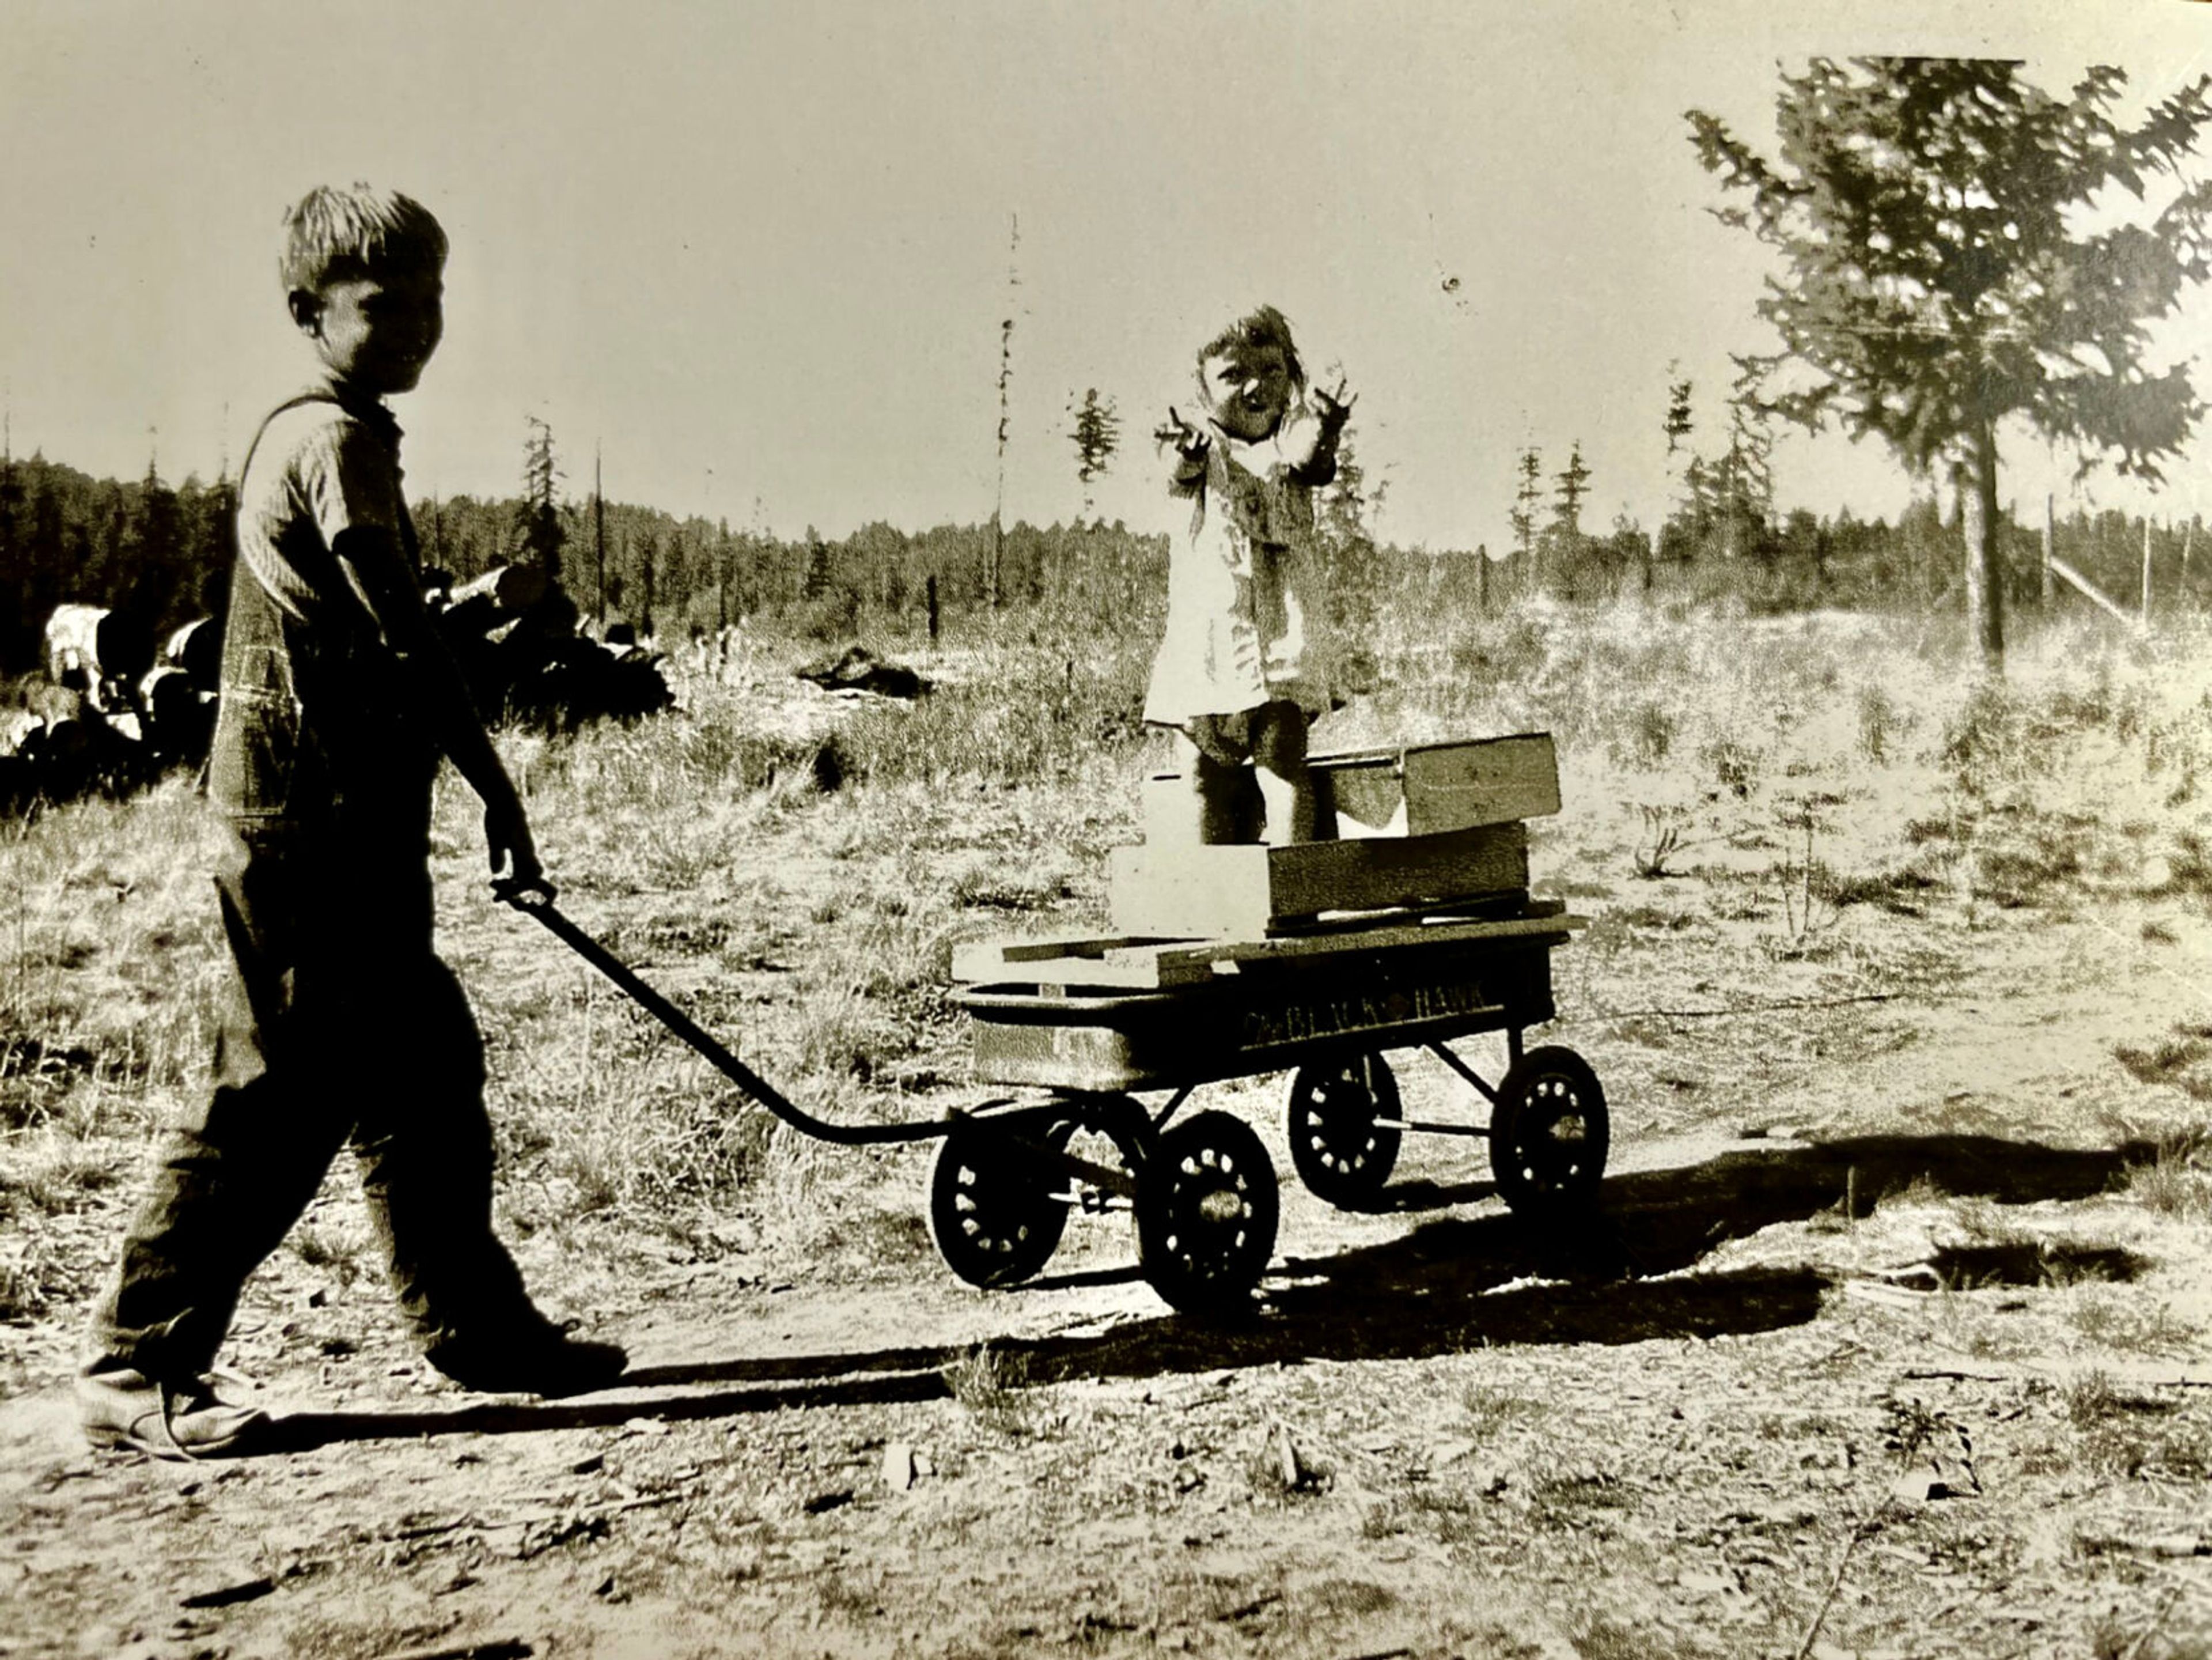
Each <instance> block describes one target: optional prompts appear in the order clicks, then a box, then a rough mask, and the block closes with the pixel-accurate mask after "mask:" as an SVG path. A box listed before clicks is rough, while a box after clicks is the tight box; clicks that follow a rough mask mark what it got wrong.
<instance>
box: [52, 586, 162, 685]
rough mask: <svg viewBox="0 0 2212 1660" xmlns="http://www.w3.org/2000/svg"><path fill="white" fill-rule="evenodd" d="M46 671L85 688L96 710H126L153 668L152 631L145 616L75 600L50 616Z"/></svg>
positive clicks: (56, 678) (61, 682)
mask: <svg viewBox="0 0 2212 1660" xmlns="http://www.w3.org/2000/svg"><path fill="white" fill-rule="evenodd" d="M153 666H154V630H153V629H152V628H151V627H150V626H149V624H148V623H147V622H146V621H145V619H144V618H143V617H140V616H137V615H136V614H134V613H132V612H131V611H122V610H113V609H110V608H109V607H107V606H106V605H81V604H77V603H75V602H71V603H69V604H65V605H56V606H55V607H54V609H53V612H52V615H51V616H49V617H47V618H46V674H47V676H48V678H51V679H52V681H53V683H54V684H56V685H58V686H68V687H70V688H71V689H73V690H77V691H81V692H82V693H83V694H84V695H85V696H86V697H87V698H88V699H89V700H90V701H91V703H92V706H93V708H95V709H103V710H104V709H112V708H131V707H132V706H133V704H135V702H137V697H136V693H137V686H138V682H139V681H140V680H141V679H142V678H144V676H145V673H146V672H147V670H149V669H150V668H152V667H153Z"/></svg>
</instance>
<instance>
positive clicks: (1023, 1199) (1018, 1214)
mask: <svg viewBox="0 0 2212 1660" xmlns="http://www.w3.org/2000/svg"><path fill="white" fill-rule="evenodd" d="M992 1122H993V1121H991V1120H989V1119H983V1120H981V1121H979V1122H974V1123H964V1124H958V1125H955V1126H954V1127H953V1128H952V1129H951V1132H950V1133H948V1134H946V1136H945V1139H944V1140H942V1141H940V1142H939V1143H938V1146H937V1156H936V1158H934V1159H933V1160H932V1161H931V1163H930V1167H929V1237H930V1238H931V1239H932V1240H933V1242H935V1243H936V1246H937V1254H938V1255H939V1256H941V1257H943V1258H944V1259H945V1267H947V1268H951V1270H952V1272H953V1273H954V1274H957V1275H958V1276H959V1277H960V1278H961V1279H963V1280H966V1281H967V1282H968V1283H969V1285H971V1286H983V1287H985V1288H986V1289H990V1288H994V1287H997V1286H1012V1285H1018V1284H1019V1283H1020V1282H1021V1281H1022V1280H1027V1279H1029V1278H1030V1277H1031V1276H1032V1275H1034V1274H1036V1272H1037V1270H1038V1269H1040V1268H1042V1267H1044V1265H1045V1264H1046V1263H1047V1262H1049V1261H1050V1260H1051V1258H1052V1254H1053V1252H1054V1250H1058V1249H1059V1247H1060V1235H1061V1234H1062V1233H1063V1232H1065V1231H1066V1228H1067V1211H1068V1207H1067V1206H1066V1204H1065V1203H1063V1202H1062V1201H1060V1200H1058V1199H1056V1198H1054V1196H1053V1195H1054V1192H1055V1190H1056V1189H1059V1188H1060V1187H1061V1186H1063V1185H1064V1184H1065V1180H1066V1178H1065V1177H1062V1176H1061V1175H1060V1172H1059V1171H1055V1170H1054V1169H1053V1167H1052V1166H1051V1165H1049V1164H1044V1163H1042V1161H1041V1160H1038V1159H1036V1158H1032V1157H1030V1155H1028V1154H1026V1153H1024V1152H1023V1151H1022V1149H1020V1148H1019V1147H1017V1146H1013V1145H1012V1143H1011V1142H1009V1141H1007V1140H1006V1139H1005V1136H1004V1134H1002V1133H1001V1132H1000V1130H997V1129H994V1128H989V1126H990V1125H991V1124H992ZM1004 1128H1013V1126H1012V1125H1011V1124H1007V1125H1005V1126H1004ZM1016 1133H1018V1134H1019V1133H1022V1132H1020V1131H1017V1132H1016ZM1074 1133H1075V1126H1074V1125H1073V1124H1072V1123H1069V1122H1066V1121H1065V1120H1060V1121H1058V1122H1053V1123H1051V1124H1050V1125H1049V1127H1048V1128H1046V1129H1045V1131H1044V1133H1043V1134H1042V1135H1039V1136H1036V1138H1035V1139H1036V1140H1042V1141H1044V1142H1046V1143H1048V1145H1050V1146H1054V1147H1064V1146H1066V1145H1067V1142H1068V1139H1069V1138H1070V1137H1071V1136H1072V1135H1073V1134H1074Z"/></svg>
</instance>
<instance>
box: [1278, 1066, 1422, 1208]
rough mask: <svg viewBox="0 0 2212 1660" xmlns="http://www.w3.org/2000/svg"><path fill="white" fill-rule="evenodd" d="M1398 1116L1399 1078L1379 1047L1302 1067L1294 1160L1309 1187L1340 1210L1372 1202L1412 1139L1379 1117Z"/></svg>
mask: <svg viewBox="0 0 2212 1660" xmlns="http://www.w3.org/2000/svg"><path fill="white" fill-rule="evenodd" d="M1397 1116H1399V1104H1398V1080H1397V1079H1396V1078H1395V1077H1394V1076H1393V1075H1392V1074H1391V1072H1390V1063H1389V1061H1385V1060H1384V1059H1383V1057H1382V1056H1381V1055H1354V1056H1352V1058H1351V1059H1349V1060H1347V1061H1340V1062H1338V1063H1336V1064H1335V1065H1334V1066H1331V1065H1327V1064H1318V1063H1317V1064H1316V1065H1314V1066H1310V1067H1299V1068H1298V1072H1297V1076H1296V1077H1295V1078H1293V1079H1291V1100H1290V1113H1289V1117H1290V1137H1291V1164H1294V1165H1296V1166H1297V1172H1298V1179H1299V1180H1300V1181H1301V1182H1304V1183H1305V1184H1306V1191H1307V1192H1309V1193H1310V1194H1312V1195H1314V1196H1315V1197H1316V1199H1322V1200H1326V1201H1328V1203H1330V1204H1332V1205H1334V1206H1335V1207H1337V1208H1338V1209H1339V1210H1358V1209H1361V1208H1363V1207H1365V1206H1367V1205H1369V1204H1371V1203H1372V1202H1373V1201H1374V1198H1375V1195H1376V1194H1377V1193H1379V1192H1381V1191H1382V1189H1383V1183H1385V1182H1387V1181H1389V1179H1390V1172H1391V1171H1392V1170H1393V1169H1395V1167H1396V1165H1397V1163H1398V1149H1399V1146H1400V1145H1401V1143H1402V1142H1403V1140H1404V1139H1405V1137H1404V1134H1403V1132H1402V1131H1401V1130H1400V1129H1399V1128H1397V1127H1396V1126H1395V1125H1394V1124H1378V1123H1376V1122H1375V1121H1376V1119H1378V1118H1395V1117H1397Z"/></svg>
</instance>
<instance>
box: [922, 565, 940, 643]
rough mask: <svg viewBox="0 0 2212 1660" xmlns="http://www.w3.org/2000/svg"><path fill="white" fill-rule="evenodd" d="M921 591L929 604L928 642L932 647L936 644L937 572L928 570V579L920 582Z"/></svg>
mask: <svg viewBox="0 0 2212 1660" xmlns="http://www.w3.org/2000/svg"><path fill="white" fill-rule="evenodd" d="M922 593H923V594H924V595H925V596H926V599H927V605H928V606H929V643H930V645H931V647H932V648H934V647H935V646H936V644H937V573H936V572H935V571H932V572H930V574H929V580H928V581H926V582H925V583H923V584H922Z"/></svg>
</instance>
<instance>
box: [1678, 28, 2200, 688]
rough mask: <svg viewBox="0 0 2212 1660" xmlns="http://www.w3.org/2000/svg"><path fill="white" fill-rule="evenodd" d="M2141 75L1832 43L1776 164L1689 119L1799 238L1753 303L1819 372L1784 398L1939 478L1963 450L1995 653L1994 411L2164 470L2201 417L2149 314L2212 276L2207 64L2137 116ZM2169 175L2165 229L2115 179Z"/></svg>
mask: <svg viewBox="0 0 2212 1660" xmlns="http://www.w3.org/2000/svg"><path fill="white" fill-rule="evenodd" d="M2126 81H2127V78H2126V76H2124V74H2123V73H2122V72H2121V71H2120V70H2117V69H2112V68H2105V67H2099V68H2094V69H2092V70H2089V71H2088V72H2087V75H2086V76H2084V77H2083V78H2082V79H2081V81H2080V82H2078V83H2076V84H2075V87H2074V88H2072V89H2071V92H2070V94H2069V95H2068V96H2067V97H2065V98H2057V97H2053V96H2051V94H2047V93H2045V92H2044V91H2042V90H2041V89H2039V88H2037V87H2035V86H2033V85H2032V84H2030V83H2029V82H2027V81H2026V80H2024V79H2023V78H2022V77H2021V73H2020V66H2019V65H2018V64H2015V63H2011V62H2007V61H2001V60H1996V59H1973V58H1856V59H1853V60H1851V61H1850V62H1849V63H1846V64H1838V63H1836V62H1834V61H1832V60H1830V59H1827V58H1815V59H1814V60H1813V61H1812V63H1811V64H1809V65H1808V67H1807V68H1806V70H1804V71H1803V72H1802V74H1797V75H1789V74H1785V75H1784V76H1783V78H1782V87H1781V90H1780V92H1779V94H1778V96H1777V99H1776V112H1777V117H1778V131H1779V137H1780V153H1779V154H1780V159H1779V160H1778V161H1769V160H1768V159H1767V158H1765V156H1763V155H1759V153H1758V152H1757V151H1755V150H1754V149H1752V148H1751V147H1750V146H1749V145H1747V144H1746V143H1742V142H1741V140H1739V139H1737V138H1736V137H1735V136H1734V135H1733V134H1732V133H1730V132H1729V129H1728V128H1727V126H1726V125H1724V124H1723V123H1722V122H1721V121H1720V119H1718V118H1717V117H1715V116H1712V115H1710V114H1707V113H1705V112H1702V111H1698V110H1692V111H1691V112H1689V113H1688V117H1687V119H1688V120H1689V123H1690V127H1691V137H1692V143H1694V145H1695V147H1696V149H1697V153H1698V159H1699V161H1700V162H1701V163H1702V164H1703V165H1704V166H1705V168H1706V170H1707V171H1709V172H1711V173H1715V174H1716V175H1717V176H1718V178H1719V179H1720V181H1721V185H1722V188H1723V191H1724V192H1728V193H1729V194H1730V195H1732V196H1734V195H1738V194H1740V195H1741V197H1743V198H1747V199H1746V200H1745V202H1744V203H1743V204H1742V205H1732V206H1729V207H1728V208H1725V209H1723V210H1721V211H1720V213H1719V217H1720V218H1721V220H1722V222H1723V223H1725V224H1729V225H1733V226H1737V227H1740V228H1744V229H1746V230H1748V231H1750V232H1751V233H1752V234H1754V235H1756V236H1757V237H1758V238H1759V240H1761V241H1763V242H1765V243H1766V244H1768V245H1769V246H1771V247H1772V248H1774V249H1775V250H1776V251H1777V252H1778V254H1779V255H1780V257H1781V262H1782V266H1783V272H1782V275H1781V276H1780V277H1776V278H1771V279H1770V281H1769V284H1768V290H1767V294H1766V296H1765V298H1764V299H1763V300H1761V301H1759V314H1760V316H1762V317H1763V318H1765V319H1766V320H1767V321H1768V322H1769V323H1771V324H1772V325H1773V326H1774V327H1775V329H1776V330H1777V331H1778V333H1779V334H1780V336H1781V337H1782V345H1783V350H1782V352H1781V354H1779V355H1778V356H1776V357H1774V358H1771V359H1768V360H1765V362H1766V365H1767V366H1768V367H1778V365H1779V364H1780V362H1782V360H1783V359H1784V358H1785V357H1787V358H1794V359H1795V360H1796V361H1797V362H1799V363H1801V364H1802V365H1805V366H1807V367H1808V368H1809V369H1810V370H1811V371H1812V374H1813V377H1814V380H1813V384H1812V385H1811V386H1808V387H1806V388H1804V389H1802V390H1794V391H1790V392H1784V393H1783V394H1782V395H1779V396H1778V397H1776V398H1773V399H1772V404H1773V407H1775V408H1776V409H1777V410H1778V411H1780V412H1781V413H1782V414H1784V415H1785V416H1787V417H1790V418H1792V419H1796V420H1798V421H1801V422H1802V423H1805V424H1807V425H1808V426H1818V425H1820V424H1821V423H1824V422H1825V421H1826V420H1827V419H1828V418H1830V417H1836V418H1838V419H1840V421H1841V422H1842V423H1843V424H1844V428H1845V429H1846V430H1847V431H1849V432H1850V434H1851V435H1852V436H1854V437H1859V436H1863V435H1866V434H1868V433H1874V434H1877V435H1880V436H1881V438H1883V439H1884V440H1886V441H1887V442H1888V443H1889V444H1890V446H1891V447H1893V449H1894V450H1895V452H1896V453H1897V454H1898V455H1899V458H1900V459H1902V460H1903V461H1904V462H1905V465H1907V466H1908V467H1910V468H1911V469H1912V470H1913V471H1914V472H1915V473H1917V474H1918V475H1920V476H1922V477H1929V475H1931V473H1935V472H1936V471H1937V470H1938V469H1939V465H1942V464H1946V463H1955V464H1957V465H1961V466H1963V467H1964V468H1965V470H1966V477H1967V478H1968V480H1969V482H1970V485H1971V488H1972V490H1973V492H1974V494H1975V496H1976V497H1977V500H1978V503H1979V506H1980V508H1981V511H1980V512H1979V513H1978V514H1976V515H1974V516H1975V518H1976V519H1978V546H1977V547H1976V548H1975V549H1974V550H1973V553H1972V556H1971V557H1970V559H1969V561H1968V575H1969V579H1970V581H1969V589H1970V593H1972V594H1974V595H1975V596H1976V597H1977V598H1978V600H1979V604H1978V614H1977V616H1976V618H1975V621H1976V624H1977V629H1976V632H1977V634H1978V637H1979V640H1980V642H1981V647H1982V650H1983V653H1984V656H1985V657H1986V658H1987V659H1988V660H1990V662H1991V664H1992V665H1995V664H1998V663H2001V662H2002V654H2003V648H2004V633H2003V620H2002V608H2001V605H2000V603H1999V593H2000V589H1999V585H1998V582H1997V575H1998V569H1997V526H1998V522H1999V515H1998V513H1997V510H1996V502H1997V445H1996V426H1997V423H1998V422H1999V421H2000V420H2002V419H2003V418H2004V417H2007V416H2012V415H2018V416H2021V417H2025V418H2026V419H2027V421H2028V422H2029V423H2031V424H2032V425H2033V426H2034V427H2035V428H2036V429H2039V431H2041V432H2042V433H2044V434H2045V435H2049V436H2051V437H2053V438H2061V439H2066V440H2069V441H2074V442H2076V443H2078V444H2080V445H2081V446H2083V447H2086V448H2087V449H2090V450H2093V451H2096V452H2100V453H2111V452H2117V453H2118V457H2119V467H2120V471H2123V472H2124V473H2125V472H2132V473H2135V474H2138V475H2140V476H2142V477H2148V478H2153V479H2155V478H2156V477H2158V476H2159V464H2160V461H2162V460H2164V459H2167V458H2170V457H2172V456H2174V455H2175V454H2177V453H2179V448H2180V446H2181V444H2182V442H2183V441H2184V440H2185V439H2186V437H2187V436H2188V435H2189V433H2190V431H2191V429H2192V428H2193V427H2194V426H2195V424H2196V423H2197V418H2198V417H2199V416H2200V415H2201V414H2202V413H2203V404H2201V402H2200V401H2199V400H2198V398H2197V395H2196V393H2195V392H2194V390H2193V389H2192V388H2191V384H2190V380H2189V374H2188V367H2187V365H2185V364H2177V365H2175V366H2174V367H2173V368H2170V369H2167V370H2166V371H2164V372H2163V373H2159V372H2154V371H2153V370H2152V369H2151V368H2149V367H2148V361H2147V360H2148V346H2149V338H2148V331H2147V329H2146V327H2145V325H2146V324H2147V322H2148V321H2150V320H2152V319H2157V318H2160V317H2163V316H2165V315H2166V314H2167V313H2170V312H2171V311H2172V309H2173V308H2174V306H2175V303H2176V301H2177V300H2178V299H2179V295H2180V294H2181V291H2182V289H2184V288H2185V286H2186V285H2188V284H2190V283H2196V282H2198V281H2201V280H2202V279H2203V277H2205V276H2206V275H2208V274H2212V186H2208V185H2206V184H2205V183H2203V182H2201V181H2197V180H2193V179H2189V178H2188V177H2186V175H2185V171H2184V169H2185V163H2186V161H2188V160H2189V158H2190V157H2191V155H2192V154H2193V152H2194V150H2195V148H2196V145H2197V137H2198V134H2199V132H2200V131H2201V130H2202V129H2203V126H2204V125H2205V123H2206V121H2207V120H2208V119H2212V103H2209V102H2208V100H2207V94H2208V91H2212V76H2199V77H2198V78H2197V80H2196V81H2194V82H2191V84H2190V85H2188V86H2186V87H2185V88H2182V89H2181V90H2180V91H2179V92H2177V93H2175V94H2172V96H2170V97H2168V98H2166V99H2165V100H2161V101H2160V102H2159V103H2157V104H2155V105H2154V106H2152V107H2151V109H2150V110H2149V112H2148V114H2147V115H2146V116H2145V118H2144V119H2143V120H2142V124H2141V125H2136V126H2132V127H2130V126H2128V125H2123V124H2122V123H2120V122H2119V121H2118V120H2117V119H2115V117H2114V113H2113V111H2114V108H2115V106H2116V105H2117V104H2118V100H2119V97H2120V94H2121V92H2122V90H2123V88H2124V87H2125V85H2126ZM2161 178H2165V179H2179V180H2180V188H2179V192H2178V193H2177V194H2176V195H2175V196H2174V198H2173V199H2172V201H2171V202H2170V203H2169V204H2168V205H2167V206H2166V207H2165V208H2164V209H2163V210H2160V212H2159V213H2157V214H2156V215H2155V216H2154V217H2153V218H2152V219H2151V220H2150V222H2148V224H2145V223H2141V222H2121V223H2118V224H2112V222H2111V215H2110V211H2109V210H2110V209H2111V207H2112V206H2113V205H2114V204H2115V200H2116V198H2117V197H2118V193H2119V192H2126V193H2127V194H2129V195H2131V196H2133V197H2134V198H2136V200H2137V201H2138V202H2141V201H2142V200H2143V199H2144V198H2145V197H2146V195H2147V193H2148V190H2149V188H2150V186H2151V185H2153V183H2154V181H2157V180H2159V179H2161ZM2116 187H2117V188H2116ZM2092 209H2094V210H2096V211H2095V212H2094V213H2092V212H2091V210H2092ZM2084 222H2096V223H2102V224H2106V225H2108V226H2109V227H2110V228H2105V229H2100V230H2092V231H2085V230H2082V229H2080V228H2077V227H2079V226H2081V225H2082V224H2083V223H2084Z"/></svg>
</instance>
